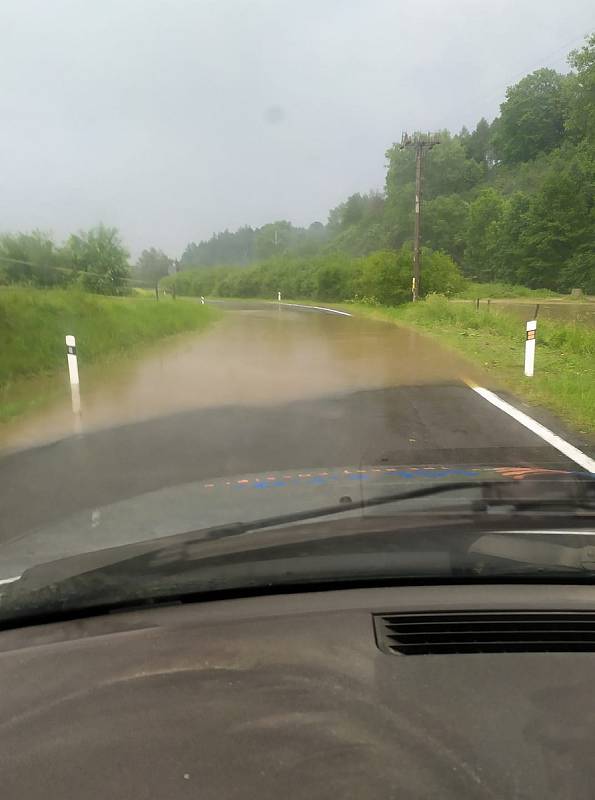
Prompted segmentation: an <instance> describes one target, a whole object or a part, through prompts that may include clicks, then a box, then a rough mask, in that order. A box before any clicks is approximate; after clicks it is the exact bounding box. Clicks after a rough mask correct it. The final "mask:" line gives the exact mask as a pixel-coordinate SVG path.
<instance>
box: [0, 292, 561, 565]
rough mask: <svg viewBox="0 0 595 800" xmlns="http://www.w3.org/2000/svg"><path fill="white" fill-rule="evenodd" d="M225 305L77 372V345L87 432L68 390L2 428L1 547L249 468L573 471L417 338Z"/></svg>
mask: <svg viewBox="0 0 595 800" xmlns="http://www.w3.org/2000/svg"><path fill="white" fill-rule="evenodd" d="M231 309H232V310H230V311H229V312H228V313H226V314H225V316H224V318H223V319H222V320H221V322H220V323H218V324H217V325H215V326H214V328H213V329H212V330H211V331H210V332H207V333H206V334H203V335H200V336H196V335H192V336H185V337H181V338H179V339H176V340H174V341H172V342H169V343H166V344H165V345H163V346H162V347H160V348H158V349H156V350H152V351H151V352H150V354H149V355H145V356H143V357H142V358H140V359H139V360H137V361H134V360H126V361H122V362H121V363H120V364H118V365H115V366H114V365H112V366H110V367H109V368H108V367H105V366H102V367H98V368H91V369H87V370H86V369H85V367H84V355H83V354H80V358H81V394H82V403H83V418H82V419H83V428H82V433H81V434H79V435H72V429H73V428H72V426H73V420H72V413H71V411H70V404H69V400H68V398H67V397H65V398H63V399H60V400H59V401H57V402H56V403H55V404H54V405H53V406H51V407H49V408H47V409H46V410H45V411H44V412H43V413H41V412H40V413H39V414H37V415H35V416H32V417H29V418H28V419H26V420H24V421H22V422H20V423H19V424H18V425H15V426H13V427H10V428H9V427H6V428H5V430H4V432H3V439H2V442H1V445H2V446H3V447H4V448H5V452H4V455H3V456H1V457H0V486H1V487H2V496H1V499H0V542H3V541H7V540H11V539H13V538H15V537H17V536H20V535H22V534H23V533H25V532H28V531H31V530H34V529H36V528H40V527H44V526H47V525H49V524H52V523H55V522H56V521H57V520H61V519H63V518H65V517H67V516H68V515H72V514H75V513H76V512H80V511H82V510H83V509H93V508H97V507H102V506H106V505H109V504H112V503H115V502H117V501H121V500H123V499H126V498H132V497H134V496H137V495H140V494H143V493H147V492H153V491H156V490H161V489H163V488H164V487H173V486H176V485H179V484H186V483H188V482H192V481H204V480H207V479H212V478H216V477H222V476H224V477H227V476H233V475H238V474H242V473H247V472H250V473H257V472H258V471H263V472H266V471H269V472H270V471H275V470H281V471H283V470H295V469H300V468H303V467H307V468H329V467H336V466H338V465H347V464H351V465H353V464H356V465H357V464H359V465H363V464H365V465H386V464H393V465H395V464H396V465H410V466H415V465H419V466H425V465H451V466H453V465H456V466H462V465H473V466H506V465H512V466H520V465H530V466H535V465H537V466H541V467H553V468H556V467H562V468H570V469H572V468H575V467H576V465H574V464H572V463H571V462H569V461H568V460H567V459H565V457H564V456H562V455H561V454H560V453H559V452H558V451H556V450H554V449H553V448H551V447H550V446H548V445H547V444H545V443H544V442H543V441H542V440H541V439H540V438H538V437H537V436H536V435H535V434H533V433H531V432H530V431H529V430H527V429H526V428H523V427H522V426H521V425H519V424H518V423H517V422H515V421H514V420H513V419H511V418H510V417H508V416H506V415H505V414H503V413H502V412H501V411H499V410H498V409H496V408H494V407H493V406H491V405H490V404H489V403H487V402H485V401H484V400H483V399H482V398H481V397H479V396H478V395H477V394H476V393H474V392H473V391H471V389H470V388H469V387H468V386H467V385H466V383H465V382H464V379H466V378H470V379H472V380H477V381H478V382H481V383H483V385H488V386H489V388H495V389H498V387H497V386H496V387H494V386H493V385H490V383H489V382H487V379H486V376H485V375H481V374H478V373H477V372H475V371H474V370H472V369H470V367H469V365H468V363H466V362H465V361H463V360H462V359H459V358H458V357H456V356H455V355H453V354H451V353H450V352H448V351H445V350H442V349H441V348H440V347H439V346H438V345H437V344H436V343H435V341H433V340H431V339H429V338H427V337H424V336H422V335H420V334H417V333H415V332H413V331H409V330H406V329H400V328H397V327H396V326H392V325H389V324H386V323H378V322H372V321H369V320H365V319H357V318H349V317H338V316H334V315H331V314H326V313H323V312H316V311H311V310H307V309H295V308H288V307H281V308H278V307H277V306H259V305H258V304H250V305H248V306H246V305H244V306H231ZM34 445H35V446H34ZM7 448H12V449H13V452H10V451H9V450H8V449H7ZM19 448H20V449H19ZM230 516H231V518H234V519H235V518H236V515H235V514H233V513H232V510H230ZM0 556H1V553H0Z"/></svg>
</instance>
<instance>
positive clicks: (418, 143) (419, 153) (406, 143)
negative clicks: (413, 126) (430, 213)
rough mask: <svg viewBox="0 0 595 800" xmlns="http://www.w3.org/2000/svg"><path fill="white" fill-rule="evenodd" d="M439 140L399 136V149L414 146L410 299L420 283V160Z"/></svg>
mask: <svg viewBox="0 0 595 800" xmlns="http://www.w3.org/2000/svg"><path fill="white" fill-rule="evenodd" d="M437 144H440V140H439V139H438V137H437V136H436V135H434V134H430V133H428V134H422V133H416V134H415V135H414V136H413V138H412V137H411V136H409V134H407V133H404V134H403V136H402V138H401V150H403V149H404V148H405V147H415V231H414V234H413V279H412V281H411V299H412V300H413V302H415V301H416V300H417V299H418V298H419V293H420V284H421V195H422V188H423V175H422V162H423V157H424V155H425V153H426V151H427V150H431V149H432V147H434V146H435V145H437Z"/></svg>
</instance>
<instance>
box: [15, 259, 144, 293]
mask: <svg viewBox="0 0 595 800" xmlns="http://www.w3.org/2000/svg"><path fill="white" fill-rule="evenodd" d="M0 261H8V262H9V263H11V264H23V265H24V266H27V267H34V268H35V269H44V270H55V271H57V272H70V273H72V274H74V275H92V276H93V277H95V278H105V277H106V275H105V274H103V275H102V274H101V273H100V272H91V271H89V270H86V269H73V268H72V267H56V266H50V265H49V264H36V263H35V262H34V261H24V260H23V259H20V258H9V257H8V256H0ZM120 280H122V281H127V282H128V283H140V284H142V285H143V286H151V287H152V286H153V284H152V283H149V282H147V281H141V280H137V279H136V278H124V277H121V278H120Z"/></svg>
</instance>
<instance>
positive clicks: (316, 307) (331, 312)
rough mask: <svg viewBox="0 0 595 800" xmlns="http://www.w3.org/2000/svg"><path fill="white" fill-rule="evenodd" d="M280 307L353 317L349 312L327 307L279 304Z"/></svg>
mask: <svg viewBox="0 0 595 800" xmlns="http://www.w3.org/2000/svg"><path fill="white" fill-rule="evenodd" d="M277 305H280V306H293V307H294V308H315V309H316V311H328V313H329V314H340V315H341V316H342V317H351V316H353V314H349V313H348V312H347V311H337V309H336V308H325V306H306V305H302V304H301V303H278V304H277Z"/></svg>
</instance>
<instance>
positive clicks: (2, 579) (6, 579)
mask: <svg viewBox="0 0 595 800" xmlns="http://www.w3.org/2000/svg"><path fill="white" fill-rule="evenodd" d="M20 577H21V576H20V575H15V576H14V578H0V586H2V584H3V583H14V582H15V581H18V580H19V578H20Z"/></svg>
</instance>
